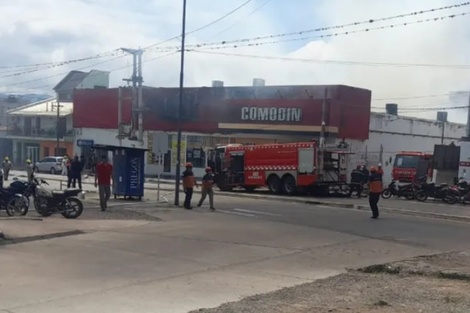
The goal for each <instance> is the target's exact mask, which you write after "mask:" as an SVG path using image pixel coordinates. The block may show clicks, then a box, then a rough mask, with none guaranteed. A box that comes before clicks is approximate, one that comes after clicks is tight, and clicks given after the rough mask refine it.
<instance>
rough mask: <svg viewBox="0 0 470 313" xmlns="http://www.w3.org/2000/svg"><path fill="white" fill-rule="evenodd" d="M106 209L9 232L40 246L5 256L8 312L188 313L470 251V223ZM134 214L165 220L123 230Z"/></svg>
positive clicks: (116, 204)
mask: <svg viewBox="0 0 470 313" xmlns="http://www.w3.org/2000/svg"><path fill="white" fill-rule="evenodd" d="M150 196H151V198H155V196H154V194H150ZM197 200H198V195H197V194H196V195H195V197H194V202H195V201H197ZM96 204H97V202H96V199H94V196H90V198H88V199H87V206H86V210H87V212H86V213H85V214H86V215H85V214H84V216H86V218H82V219H78V220H75V221H74V220H65V219H63V218H62V217H60V216H58V217H57V216H55V217H52V218H47V219H44V220H43V221H26V220H11V219H10V220H9V219H5V220H0V229H2V230H3V231H4V232H5V234H6V235H7V236H11V237H21V236H22V235H25V236H30V237H34V236H35V235H36V236H37V237H38V238H37V240H35V241H27V242H23V243H19V244H11V245H3V246H0V263H1V264H2V266H1V267H0V277H2V279H1V281H0V299H1V301H0V312H1V311H2V310H4V311H6V312H10V313H30V312H31V313H32V312H34V313H42V312H47V313H55V312H100V313H103V312H113V313H119V312H159V313H161V312H163V313H167V312H168V313H170V312H171V313H174V312H187V311H190V310H194V309H199V308H202V307H215V306H218V305H220V304H222V303H224V302H228V301H235V300H238V299H240V298H241V297H245V296H250V295H254V294H258V293H264V292H269V291H273V290H277V289H279V288H283V287H289V286H293V285H297V284H302V283H306V282H310V281H313V280H316V279H320V278H324V277H328V276H331V275H336V274H338V273H342V272H344V271H345V269H346V268H350V267H360V266H367V265H372V264H377V263H384V262H392V261H397V260H402V259H406V258H410V257H413V256H417V255H426V254H435V253H439V252H448V251H470V242H469V241H468V237H469V235H470V223H464V222H456V221H446V220H439V219H431V218H422V217H412V216H404V215H397V214H392V213H389V212H385V211H384V212H382V215H381V217H380V219H378V220H372V219H370V212H367V211H358V210H354V209H346V208H341V207H335V208H333V207H329V206H322V205H313V204H300V203H287V202H281V201H275V200H263V199H250V198H240V197H232V196H223V195H220V194H219V195H217V196H216V208H217V211H216V212H210V211H209V208H208V205H207V204H205V205H204V206H203V207H202V208H195V209H194V210H192V211H187V210H184V209H182V208H177V207H169V206H167V205H166V204H165V203H160V204H157V203H156V201H155V202H152V201H147V202H126V201H122V200H114V199H113V200H112V201H111V202H110V206H109V212H104V213H102V212H100V211H99V208H98V206H97V205H96ZM124 210H125V211H134V212H137V213H139V214H144V215H146V216H149V217H154V219H151V218H149V219H148V220H145V218H139V220H134V221H133V220H132V219H133V216H132V215H128V216H127V219H124V220H123V219H121V220H117V219H116V220H115V219H113V216H116V215H115V214H116V213H118V212H121V211H124ZM139 216H140V215H139ZM155 218H158V220H157V219H155ZM105 219H106V220H105ZM64 232H69V234H68V235H67V236H62V237H59V236H57V238H50V239H49V238H48V237H44V235H46V234H50V233H52V234H54V233H64ZM70 232H75V233H73V234H70ZM52 237H53V236H52ZM44 286H47V288H44Z"/></svg>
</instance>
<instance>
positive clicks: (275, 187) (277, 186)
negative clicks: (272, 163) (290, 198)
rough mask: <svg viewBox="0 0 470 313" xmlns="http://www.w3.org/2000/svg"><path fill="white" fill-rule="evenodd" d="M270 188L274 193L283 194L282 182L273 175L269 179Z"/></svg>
mask: <svg viewBox="0 0 470 313" xmlns="http://www.w3.org/2000/svg"><path fill="white" fill-rule="evenodd" d="M268 188H269V191H271V192H272V193H281V191H282V189H281V180H280V179H279V177H278V176H277V175H274V174H273V175H271V176H269V177H268Z"/></svg>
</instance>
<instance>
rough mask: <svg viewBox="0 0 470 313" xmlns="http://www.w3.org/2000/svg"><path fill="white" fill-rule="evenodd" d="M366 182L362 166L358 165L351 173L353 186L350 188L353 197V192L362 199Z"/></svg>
mask: <svg viewBox="0 0 470 313" xmlns="http://www.w3.org/2000/svg"><path fill="white" fill-rule="evenodd" d="M364 180H365V176H364V173H363V172H362V170H361V166H360V165H358V166H357V167H356V169H355V170H353V171H352V172H351V186H350V193H351V195H352V194H353V192H356V194H357V197H358V198H361V195H362V191H363V190H364V187H363V185H364Z"/></svg>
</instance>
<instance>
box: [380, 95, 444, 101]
mask: <svg viewBox="0 0 470 313" xmlns="http://www.w3.org/2000/svg"><path fill="white" fill-rule="evenodd" d="M450 95H451V94H450V93H443V94H439V95H427V96H410V97H391V98H374V99H372V101H388V100H408V99H425V98H439V97H447V96H450Z"/></svg>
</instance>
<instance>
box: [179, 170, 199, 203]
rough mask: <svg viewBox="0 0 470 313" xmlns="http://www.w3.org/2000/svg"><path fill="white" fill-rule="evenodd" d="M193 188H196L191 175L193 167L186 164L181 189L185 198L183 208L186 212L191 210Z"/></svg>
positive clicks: (194, 180)
mask: <svg viewBox="0 0 470 313" xmlns="http://www.w3.org/2000/svg"><path fill="white" fill-rule="evenodd" d="M194 186H196V187H198V185H197V181H196V177H194V173H193V165H192V164H191V163H186V170H185V171H184V172H183V188H184V193H185V194H186V197H185V198H184V208H185V209H186V210H192V209H193V208H192V207H191V199H192V198H193V190H194Z"/></svg>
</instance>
